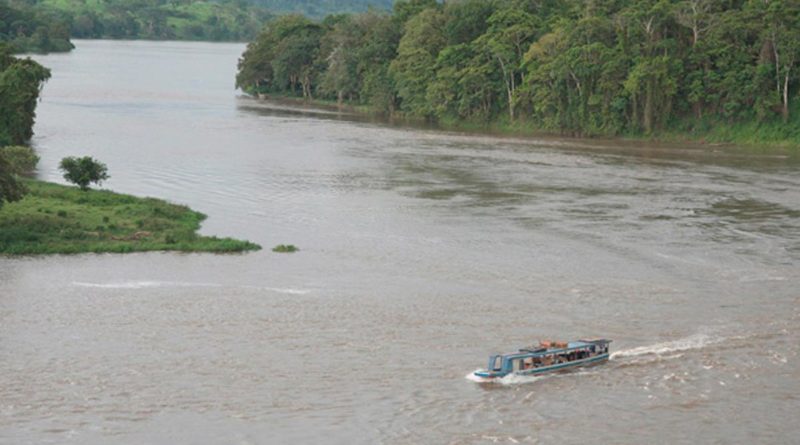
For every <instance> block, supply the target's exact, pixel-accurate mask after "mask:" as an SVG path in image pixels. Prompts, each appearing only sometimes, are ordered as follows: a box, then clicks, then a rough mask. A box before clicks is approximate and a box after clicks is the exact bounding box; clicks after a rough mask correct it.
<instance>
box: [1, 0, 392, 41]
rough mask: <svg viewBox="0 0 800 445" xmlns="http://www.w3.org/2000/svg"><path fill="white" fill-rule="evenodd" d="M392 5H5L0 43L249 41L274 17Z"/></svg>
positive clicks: (221, 0) (120, 1)
mask: <svg viewBox="0 0 800 445" xmlns="http://www.w3.org/2000/svg"><path fill="white" fill-rule="evenodd" d="M391 2H392V0H4V2H3V3H2V4H0V40H2V41H8V42H12V45H13V46H14V48H15V50H16V52H56V51H69V50H70V49H71V48H72V44H71V43H70V42H69V38H70V37H73V38H81V39H147V40H203V41H247V40H250V39H252V38H254V37H255V36H256V35H257V34H258V31H259V30H260V29H261V27H262V26H263V24H264V22H265V21H266V20H267V19H268V18H269V17H272V15H273V14H285V13H289V12H299V13H302V14H306V15H308V16H310V17H323V16H325V15H327V14H330V13H339V12H357V11H366V10H367V9H368V8H369V7H378V8H384V9H388V8H390V7H391Z"/></svg>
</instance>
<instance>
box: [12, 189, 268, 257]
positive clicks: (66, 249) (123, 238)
mask: <svg viewBox="0 0 800 445" xmlns="http://www.w3.org/2000/svg"><path fill="white" fill-rule="evenodd" d="M23 182H24V184H25V186H26V187H27V188H28V193H27V194H26V195H25V197H24V198H23V199H22V200H20V201H18V202H12V203H6V204H5V205H4V206H3V209H2V210H1V211H0V255H8V256H17V255H44V254H78V253H129V252H152V251H162V252H205V253H240V252H247V251H254V250H260V249H261V246H259V245H258V244H255V243H252V242H250V241H241V240H236V239H232V238H217V237H215V236H210V237H209V236H202V235H198V234H197V231H198V230H199V229H200V224H201V222H202V221H203V220H205V219H206V215H204V214H202V213H200V212H197V211H194V210H192V209H190V208H189V207H187V206H183V205H178V204H172V203H169V202H167V201H164V200H161V199H157V198H149V197H147V198H141V197H137V196H133V195H126V194H121V193H115V192H112V191H108V190H88V191H85V192H84V191H81V190H79V189H78V188H76V187H71V186H65V185H60V184H55V183H51V182H45V181H40V180H35V179H24V180H23Z"/></svg>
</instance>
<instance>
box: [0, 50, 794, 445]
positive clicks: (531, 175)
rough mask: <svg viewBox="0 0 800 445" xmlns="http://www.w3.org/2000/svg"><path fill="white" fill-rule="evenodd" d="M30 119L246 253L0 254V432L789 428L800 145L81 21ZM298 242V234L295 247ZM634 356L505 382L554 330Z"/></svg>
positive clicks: (501, 432)
mask: <svg viewBox="0 0 800 445" xmlns="http://www.w3.org/2000/svg"><path fill="white" fill-rule="evenodd" d="M76 45H77V48H76V50H75V51H73V52H72V53H70V54H53V55H47V56H36V59H37V60H39V61H41V62H42V63H43V64H45V65H47V66H48V67H50V68H51V69H52V71H53V77H52V79H51V80H50V81H49V82H48V83H47V85H46V86H45V88H44V92H43V98H42V101H41V103H40V104H39V108H38V118H37V123H36V127H35V132H36V136H35V139H34V141H33V144H34V146H35V148H36V149H37V150H38V152H39V154H40V155H41V158H42V160H41V163H40V168H39V172H38V175H39V177H40V178H42V179H46V180H51V181H56V182H63V180H62V179H61V178H60V175H59V172H58V170H57V165H58V162H59V160H60V159H61V158H62V157H64V156H69V155H91V156H94V157H96V158H98V159H100V160H102V161H104V162H105V163H107V164H108V167H109V173H110V175H111V179H110V180H109V181H107V182H106V183H105V184H104V187H107V188H110V189H113V190H116V191H120V192H126V193H132V194H136V195H141V196H155V197H159V198H163V199H167V200H170V201H173V202H177V203H184V204H187V205H189V206H191V207H192V208H194V209H196V210H199V211H201V212H204V213H206V214H208V215H209V218H208V220H207V221H206V222H205V223H204V225H203V229H202V232H203V233H204V234H209V235H219V236H232V237H237V238H243V239H249V240H252V241H255V242H257V243H260V244H261V245H263V246H264V247H265V249H264V250H262V251H260V252H256V253H248V254H242V255H239V254H236V255H212V254H181V253H143V254H128V255H95V254H91V255H75V256H42V257H24V258H8V257H0V376H2V377H1V378H0V443H3V444H6V443H7V444H28V443H29V444H44V443H53V444H174V443H182V444H216V443H229V444H273V443H325V444H376V443H384V444H414V443H430V444H439V443H441V444H445V443H447V444H482V443H543V444H550V443H559V444H561V443H615V444H639V443H670V444H672V443H725V444H730V443H741V444H749V443H753V442H757V443H793V442H795V441H796V438H797V436H798V434H800V424H798V423H797V420H798V415H797V413H798V412H800V362H799V361H798V360H799V359H800V358H799V357H798V353H799V352H800V346H799V345H800V163H799V162H798V161H797V160H796V159H792V158H788V157H785V156H781V155H760V154H757V153H752V152H747V151H742V150H737V149H727V148H714V149H711V148H709V147H691V146H669V145H653V144H644V143H632V142H626V143H622V142H615V141H596V142H586V141H575V140H568V139H555V138H543V139H514V138H496V137H489V136H478V135H466V134H459V133H454V132H443V131H435V130H429V129H413V128H403V127H395V126H390V125H384V124H381V123H379V122H370V121H366V120H364V119H357V118H354V117H352V116H347V115H340V114H336V113H330V112H324V111H314V110H310V109H302V108H294V109H291V108H286V107H277V106H270V105H268V104H266V103H263V102H258V101H255V100H252V99H249V98H246V97H243V96H242V95H241V93H238V92H236V91H235V90H234V88H233V79H234V75H235V69H236V61H237V58H238V56H239V55H240V54H241V52H242V50H243V49H244V46H243V45H241V44H212V43H176V42H121V41H81V40H79V41H77V42H76ZM281 243H291V244H295V245H297V246H298V247H299V248H300V249H301V251H300V252H298V253H296V254H291V255H287V254H276V253H273V252H271V250H270V248H271V247H272V246H274V245H276V244H281ZM587 336H603V337H607V338H611V339H613V340H614V343H612V351H613V353H614V354H613V356H612V360H611V361H610V362H609V363H608V364H606V365H602V366H597V367H593V368H589V369H586V370H583V371H578V372H572V373H566V374H560V375H556V376H550V377H541V378H536V379H512V380H511V381H507V382H504V383H502V384H495V385H491V386H487V385H479V384H476V383H475V382H473V381H470V380H469V379H468V378H467V376H468V375H469V374H470V373H471V372H472V371H473V370H475V369H476V368H479V367H484V366H485V362H486V361H487V357H488V356H489V354H491V353H492V352H504V351H506V352H507V351H509V350H514V349H515V348H517V347H521V346H524V345H527V344H530V343H532V342H533V341H535V340H537V339H539V338H560V339H567V340H568V339H575V338H579V337H587Z"/></svg>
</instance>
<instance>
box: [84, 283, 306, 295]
mask: <svg viewBox="0 0 800 445" xmlns="http://www.w3.org/2000/svg"><path fill="white" fill-rule="evenodd" d="M72 285H73V286H79V287H89V288H96V289H148V288H158V287H234V288H239V289H252V290H264V291H269V292H276V293H280V294H289V295H305V294H308V293H310V292H311V291H310V290H308V289H293V288H283V287H264V286H225V285H222V284H217V283H190V282H182V281H123V282H121V283H87V282H83V281H73V282H72Z"/></svg>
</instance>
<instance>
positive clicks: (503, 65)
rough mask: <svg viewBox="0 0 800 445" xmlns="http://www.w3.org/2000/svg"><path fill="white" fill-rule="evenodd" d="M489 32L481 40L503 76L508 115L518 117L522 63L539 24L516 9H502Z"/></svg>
mask: <svg viewBox="0 0 800 445" xmlns="http://www.w3.org/2000/svg"><path fill="white" fill-rule="evenodd" d="M488 24H489V30H488V31H487V32H486V34H484V35H482V36H481V37H480V38H479V39H478V43H479V44H481V45H482V46H483V48H484V49H485V51H486V54H487V55H488V57H489V58H490V59H492V60H493V61H495V62H496V63H497V66H498V67H499V69H500V72H501V73H502V74H503V83H504V84H505V89H506V99H507V100H508V116H509V119H510V121H511V122H513V121H514V119H515V117H516V113H515V106H516V102H517V88H518V86H519V85H520V84H522V82H523V81H524V79H522V61H523V57H524V55H525V52H526V51H527V50H528V48H529V47H530V45H531V43H532V39H533V37H534V35H535V34H536V32H537V28H538V27H539V23H538V21H537V19H536V17H534V16H533V15H531V14H528V13H527V12H525V11H524V10H522V9H518V8H515V7H511V8H506V9H500V10H498V11H497V12H495V13H494V14H492V16H491V17H489V20H488Z"/></svg>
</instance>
